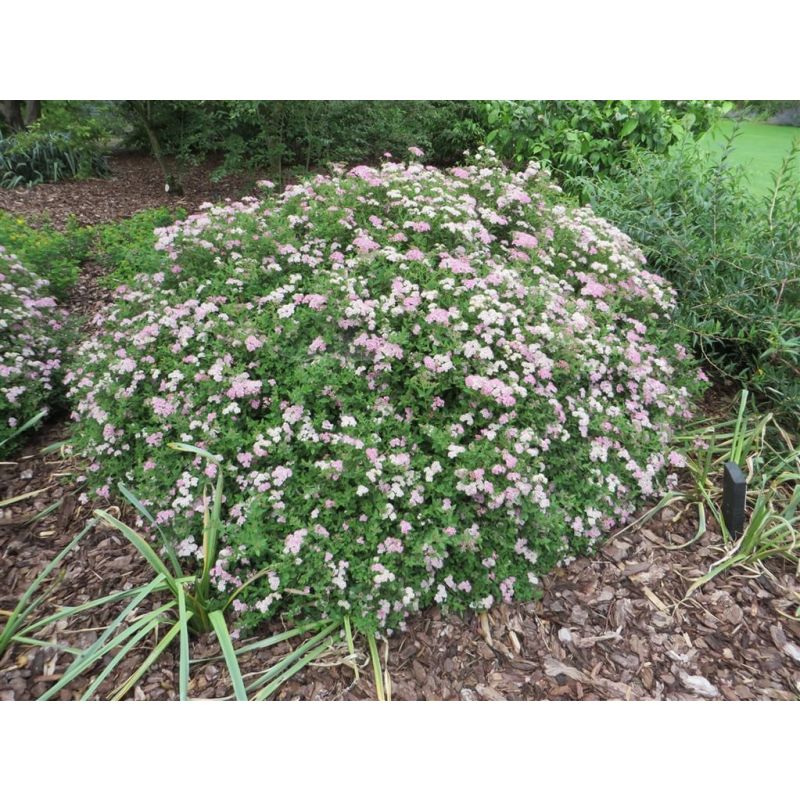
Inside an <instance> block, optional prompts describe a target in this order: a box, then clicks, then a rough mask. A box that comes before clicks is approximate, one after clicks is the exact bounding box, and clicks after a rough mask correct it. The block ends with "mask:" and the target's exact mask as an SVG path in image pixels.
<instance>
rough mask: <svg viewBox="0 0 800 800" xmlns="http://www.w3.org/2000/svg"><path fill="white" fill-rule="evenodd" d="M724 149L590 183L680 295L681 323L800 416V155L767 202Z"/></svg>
mask: <svg viewBox="0 0 800 800" xmlns="http://www.w3.org/2000/svg"><path fill="white" fill-rule="evenodd" d="M734 143H735V140H734V139H732V138H731V139H729V140H728V142H727V145H726V147H725V148H724V149H723V150H721V151H720V152H718V153H713V152H712V153H709V152H708V151H707V150H706V149H705V148H702V147H698V146H696V145H694V144H692V143H690V142H685V143H684V144H683V145H682V146H680V147H676V148H675V149H674V150H673V151H671V152H670V153H669V154H665V155H659V154H653V153H637V154H635V155H634V156H632V158H631V160H630V163H629V164H628V170H626V171H624V172H620V173H619V174H617V175H616V176H615V178H614V179H607V180H604V181H601V182H597V183H596V184H594V185H589V184H588V183H587V184H586V185H587V187H588V188H589V191H590V192H591V195H592V205H593V206H594V208H595V210H596V211H597V212H598V213H599V214H603V215H604V216H606V217H607V218H609V219H610V220H612V221H613V222H614V223H615V224H616V225H619V226H620V227H621V228H622V229H623V230H624V231H626V232H627V233H628V234H629V235H630V236H631V237H633V238H634V239H635V240H636V241H637V242H638V243H639V244H640V245H641V247H642V249H643V250H644V252H645V253H646V255H647V257H648V260H649V262H650V263H651V264H652V265H653V267H654V268H655V269H656V270H658V272H659V273H660V274H662V275H664V276H665V277H666V278H668V279H669V280H670V281H672V282H673V284H674V286H675V287H676V289H677V290H678V297H679V306H678V308H679V315H678V322H679V324H680V325H682V326H683V327H685V328H686V329H687V330H688V331H689V332H690V334H691V336H692V338H693V340H694V342H695V345H696V346H697V348H698V350H699V351H700V352H701V353H702V354H703V355H704V356H705V357H706V359H707V360H708V361H709V362H710V363H711V364H712V365H713V366H714V367H716V368H717V369H718V370H719V371H720V372H721V373H723V374H725V375H728V376H731V377H734V378H737V379H738V380H740V381H742V383H743V384H745V385H746V386H749V387H752V388H753V389H755V390H757V392H759V393H760V395H761V396H762V397H766V398H769V400H770V401H771V402H772V403H773V404H774V405H775V407H776V408H777V409H778V410H780V411H781V412H783V413H784V414H785V415H786V417H787V419H789V420H792V419H793V420H794V424H797V420H798V419H800V182H798V180H797V178H796V177H795V173H794V169H795V164H794V163H793V162H795V161H796V160H797V152H798V151H797V149H794V150H793V151H792V152H791V153H790V154H789V156H788V157H787V158H786V159H785V160H784V163H783V165H782V166H781V168H780V170H779V171H778V173H777V174H776V176H775V179H774V183H773V189H772V191H771V192H770V193H769V195H768V196H767V197H765V198H755V197H754V196H753V194H752V193H751V192H750V191H749V187H748V185H747V181H746V176H745V174H744V172H743V170H742V169H741V167H736V166H734V165H733V164H732V163H731V157H732V152H733V149H734Z"/></svg>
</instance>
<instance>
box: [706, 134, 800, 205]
mask: <svg viewBox="0 0 800 800" xmlns="http://www.w3.org/2000/svg"><path fill="white" fill-rule="evenodd" d="M735 125H736V123H734V122H732V121H731V120H722V121H721V122H719V123H718V124H717V126H716V127H715V128H714V129H712V130H711V131H709V132H708V133H707V134H706V135H705V136H704V137H703V139H702V142H703V143H704V144H705V145H707V146H708V148H709V149H710V150H711V149H712V148H715V147H721V146H722V144H723V143H724V137H725V136H729V135H730V133H731V132H732V131H733V129H734V127H735ZM794 139H800V128H793V127H789V126H786V125H767V124H766V123H763V122H741V123H739V135H738V136H737V137H736V139H735V140H734V151H733V154H732V156H731V160H732V161H733V163H734V164H741V165H742V166H743V167H744V169H745V170H746V171H747V175H748V178H749V180H750V186H751V188H752V189H753V191H754V192H755V193H756V194H759V195H764V194H766V193H767V192H768V191H769V190H770V188H771V186H772V173H773V172H775V170H777V169H778V167H779V166H780V164H781V161H782V159H783V157H784V156H785V155H786V154H787V153H788V151H789V148H790V147H791V144H792V141H793V140H794ZM795 175H796V176H797V179H798V180H800V158H798V163H797V165H796V169H795Z"/></svg>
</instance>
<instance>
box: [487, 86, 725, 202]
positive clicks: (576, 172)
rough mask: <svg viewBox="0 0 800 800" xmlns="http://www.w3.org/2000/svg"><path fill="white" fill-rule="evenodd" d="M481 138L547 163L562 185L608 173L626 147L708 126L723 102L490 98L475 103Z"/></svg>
mask: <svg viewBox="0 0 800 800" xmlns="http://www.w3.org/2000/svg"><path fill="white" fill-rule="evenodd" d="M481 107H482V112H483V122H484V127H485V128H486V130H487V131H488V134H487V137H486V141H487V142H488V143H489V144H491V146H492V147H494V148H495V149H496V150H497V152H498V153H499V154H500V156H501V157H503V158H505V159H508V160H510V161H513V162H515V163H518V164H523V163H526V162H527V161H529V160H530V159H536V160H537V161H541V162H543V163H544V164H546V165H549V166H550V167H551V168H552V169H553V171H554V174H555V175H556V176H557V177H559V178H560V179H561V180H562V181H563V183H564V187H565V189H567V190H568V191H579V189H580V184H579V183H578V182H576V181H575V180H573V179H574V178H576V177H583V176H594V175H604V174H610V173H613V172H615V171H617V170H618V169H620V168H621V167H622V165H623V162H624V158H625V156H626V154H627V153H629V152H630V151H631V149H632V148H641V149H644V150H650V151H653V152H656V153H663V152H666V150H667V149H668V148H669V146H670V145H671V144H673V142H675V141H677V140H679V139H681V138H682V137H683V136H685V135H686V134H687V133H688V134H690V135H692V136H698V135H700V134H702V133H703V132H704V131H706V130H708V128H709V127H710V125H711V124H712V123H713V122H714V121H715V120H716V119H717V118H718V116H719V115H720V114H721V113H722V112H723V111H724V110H726V109H727V108H728V104H723V103H719V102H716V101H704V100H686V101H672V102H670V101H662V100H606V101H595V100H526V101H521V102H510V101H505V100H493V101H491V102H487V103H483V104H481Z"/></svg>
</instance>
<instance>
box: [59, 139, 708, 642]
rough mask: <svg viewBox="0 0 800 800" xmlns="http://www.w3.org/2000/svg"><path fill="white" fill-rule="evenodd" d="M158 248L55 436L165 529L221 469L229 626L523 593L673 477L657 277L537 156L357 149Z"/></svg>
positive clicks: (680, 387)
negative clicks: (156, 266)
mask: <svg viewBox="0 0 800 800" xmlns="http://www.w3.org/2000/svg"><path fill="white" fill-rule="evenodd" d="M414 153H415V154H416V155H419V154H420V151H419V150H416V149H414ZM158 248H159V249H160V250H162V251H163V252H164V253H166V254H167V256H168V258H169V261H170V263H171V264H172V267H171V268H170V269H166V270H164V271H163V272H161V273H156V274H155V275H150V276H145V277H142V278H141V279H140V280H136V281H135V282H133V283H132V285H131V286H130V287H128V286H122V287H119V288H118V289H117V299H116V302H115V304H114V305H113V306H112V307H111V308H110V309H109V310H108V312H107V315H106V318H105V321H104V327H103V329H102V330H101V331H100V332H99V333H98V334H97V335H96V336H94V337H93V338H92V339H90V340H88V341H86V342H85V343H84V344H83V345H82V346H81V348H80V349H79V351H78V353H77V357H76V359H75V364H76V366H75V368H74V369H73V370H72V371H71V372H70V373H69V374H68V375H67V379H66V380H67V383H68V385H69V386H70V387H71V388H70V390H69V396H70V397H71V399H72V400H73V402H74V404H75V412H74V415H73V416H74V419H75V420H76V422H77V425H76V426H75V429H74V437H75V441H76V443H77V445H78V449H79V451H80V452H81V453H83V454H84V455H85V457H86V458H87V459H88V461H89V464H88V470H87V479H88V486H89V488H90V489H92V490H94V491H95V492H97V494H99V495H100V496H102V497H108V496H109V495H110V493H111V491H114V490H115V487H116V485H117V482H118V481H121V482H123V483H125V484H126V485H127V486H130V487H132V488H133V489H134V490H135V492H136V494H137V495H138V496H139V498H140V500H141V502H142V504H143V505H144V506H146V507H147V508H148V509H149V511H150V512H151V513H152V514H153V516H154V518H155V521H156V522H157V523H158V524H159V525H161V526H162V527H163V528H164V529H165V530H167V531H168V535H169V536H170V537H171V540H172V541H173V542H175V543H177V546H178V551H179V553H180V554H181V555H182V556H191V555H192V554H193V553H198V552H199V549H198V548H199V547H200V543H199V542H198V541H196V540H195V538H194V535H195V534H194V532H195V530H196V525H195V522H196V520H197V517H198V515H200V514H202V513H203V510H204V508H205V507H206V502H207V501H206V499H205V498H206V497H207V485H208V484H209V482H212V481H215V480H216V479H218V477H219V475H220V473H219V470H222V471H223V474H224V478H225V509H226V510H225V516H224V519H223V520H222V526H221V529H220V541H221V543H222V545H223V546H222V549H221V550H220V558H219V559H218V561H217V563H216V564H215V565H214V568H213V570H212V577H213V583H214V585H215V587H216V589H217V590H218V591H219V592H221V593H223V594H225V593H229V592H230V591H232V590H233V589H234V588H235V587H237V586H241V585H242V583H243V582H247V581H250V583H249V584H248V585H247V586H246V587H245V588H244V589H243V591H241V593H240V594H239V595H238V596H237V598H236V602H235V603H234V604H233V606H234V608H235V611H236V612H237V613H238V614H240V615H241V618H240V624H241V626H242V627H243V628H247V627H249V626H251V625H253V624H255V623H257V622H258V621H259V620H261V619H263V617H264V616H268V615H271V614H274V613H276V612H277V611H279V610H280V611H286V612H287V613H289V614H293V615H304V616H305V615H307V614H308V613H312V614H314V615H315V616H319V615H327V616H331V617H334V618H336V617H341V616H342V615H344V614H348V613H349V614H352V616H353V618H354V622H355V624H356V625H357V626H360V627H361V628H362V629H366V630H369V629H374V628H375V626H381V627H382V628H387V629H390V630H391V629H396V628H397V627H398V625H400V626H402V624H403V620H404V619H405V617H407V616H408V615H409V613H411V612H413V611H414V610H416V609H418V608H420V607H423V606H426V605H429V604H431V603H440V604H446V605H448V606H449V607H451V608H454V609H462V608H467V607H469V608H474V609H486V608H488V607H489V606H491V605H492V603H493V602H494V601H495V600H499V599H503V600H507V601H510V600H511V598H512V597H517V598H521V599H525V598H530V597H531V596H533V595H534V593H535V591H536V585H537V582H538V576H539V575H541V574H542V573H544V572H546V571H547V570H549V569H551V568H552V567H553V566H554V565H555V564H557V563H559V562H561V561H563V560H564V559H568V558H570V557H571V556H572V555H575V554H578V553H585V552H588V551H590V550H591V549H592V547H593V543H594V542H595V541H596V540H597V539H598V537H600V536H601V535H602V534H603V533H604V532H605V531H608V530H610V529H611V528H613V527H614V526H615V525H616V524H618V523H620V522H623V521H625V520H627V519H628V518H629V517H630V515H631V513H632V512H633V511H634V509H635V507H636V505H637V503H638V501H639V499H640V498H641V497H643V496H644V497H649V496H652V495H654V494H655V493H657V492H658V491H659V488H660V487H661V486H662V485H663V484H664V483H665V482H666V483H667V484H669V483H670V482H671V481H673V480H674V476H672V477H668V476H667V475H666V473H668V472H669V470H670V468H671V467H673V466H676V465H677V464H679V463H680V461H679V460H677V456H675V455H674V454H670V450H669V440H670V437H671V434H672V430H673V426H674V424H675V423H677V422H679V421H680V420H682V419H683V418H684V417H688V416H690V411H689V405H690V398H691V395H692V393H693V391H694V390H695V389H696V388H697V387H698V385H699V380H698V377H697V375H696V368H695V367H694V366H693V365H692V362H691V359H690V358H689V356H688V353H687V351H686V349H685V348H684V347H683V345H682V343H681V339H680V336H679V335H678V334H677V332H676V329H675V327H674V326H673V325H671V324H670V319H669V318H670V314H671V313H672V312H673V310H674V292H673V291H672V289H671V288H670V287H669V285H668V284H667V283H666V282H665V281H664V280H663V279H661V278H659V277H658V276H656V275H652V274H651V273H649V272H647V271H646V270H645V269H644V268H643V267H642V263H643V261H644V258H643V256H642V254H641V253H640V251H639V250H637V249H636V248H635V247H634V246H633V244H632V243H631V241H630V240H629V239H628V238H627V237H626V236H625V235H624V234H622V233H620V232H619V231H618V230H617V229H615V228H613V227H612V226H611V225H609V224H608V223H606V222H604V221H603V220H602V219H600V218H598V217H596V216H595V215H594V214H593V213H592V212H591V210H590V209H575V208H570V207H568V206H567V205H565V204H564V203H563V202H562V196H561V195H560V193H559V191H558V187H555V186H553V185H551V184H550V182H549V178H548V176H547V174H544V173H541V172H540V171H539V169H538V167H537V166H536V165H535V164H531V165H529V167H528V168H527V169H526V170H525V171H524V172H520V173H516V174H515V173H512V172H509V171H508V170H506V169H505V168H504V167H503V166H502V165H501V164H500V163H499V162H498V161H497V160H496V159H495V158H494V155H493V154H492V153H491V151H486V150H484V151H480V152H479V153H478V154H477V155H476V156H475V158H474V160H473V162H472V163H471V165H470V166H468V167H466V168H461V167H458V168H454V169H452V170H449V171H447V172H442V171H439V170H437V169H433V168H430V167H428V168H425V167H423V166H421V165H420V164H418V163H413V164H410V165H406V164H403V163H384V164H383V165H382V166H381V167H380V169H373V168H370V167H365V166H361V167H357V168H355V169H353V170H351V171H350V172H348V173H346V174H342V172H341V171H340V172H339V173H337V174H335V175H334V176H332V177H324V176H317V177H316V178H314V179H312V180H309V181H306V182H304V183H302V184H299V185H296V186H293V187H290V188H288V189H287V190H286V191H285V192H284V194H283V195H282V196H281V197H279V198H276V199H267V200H265V201H264V202H259V201H258V200H257V199H255V198H244V199H243V200H242V201H241V202H239V203H233V204H231V205H229V206H225V207H212V206H208V207H206V208H205V209H204V210H203V212H202V213H199V214H196V215H192V216H190V217H188V218H187V219H186V220H185V221H183V222H180V223H177V224H176V225H175V226H173V227H172V228H170V229H168V230H165V231H164V232H163V234H162V236H161V238H160V241H159V243H158ZM172 441H174V442H179V443H182V444H185V445H192V446H196V447H198V448H205V449H207V450H210V451H212V452H214V453H215V454H217V455H218V456H219V457H220V459H219V461H218V462H217V463H213V464H212V463H205V462H204V461H203V459H202V458H200V457H199V456H198V458H197V459H196V460H195V462H194V464H193V465H191V466H190V467H189V468H186V465H180V464H179V463H177V462H176V460H175V459H174V458H172V457H170V455H169V451H167V450H166V447H165V445H166V444H167V443H168V442H172Z"/></svg>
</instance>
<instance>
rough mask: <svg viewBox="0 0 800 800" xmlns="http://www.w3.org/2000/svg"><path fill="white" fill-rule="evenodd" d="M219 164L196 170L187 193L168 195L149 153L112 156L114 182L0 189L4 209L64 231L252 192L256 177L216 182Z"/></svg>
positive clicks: (188, 179) (191, 170) (111, 179)
mask: <svg viewBox="0 0 800 800" xmlns="http://www.w3.org/2000/svg"><path fill="white" fill-rule="evenodd" d="M216 166H217V164H216V163H214V162H213V161H212V162H207V163H205V164H201V165H197V166H192V167H189V168H188V169H187V174H186V177H185V179H184V194H183V195H175V194H168V193H166V192H165V191H164V177H163V175H162V173H161V170H160V169H159V167H158V164H157V163H156V162H155V161H154V160H153V159H152V158H150V157H149V156H145V155H117V156H111V157H110V158H109V167H110V169H111V175H110V176H109V177H108V178H89V179H88V180H81V181H62V182H60V183H41V184H38V185H37V186H32V187H30V188H29V189H25V188H18V189H0V209H2V210H4V211H8V212H10V213H12V214H18V215H20V216H22V217H25V218H26V219H27V220H28V221H29V222H34V223H35V222H36V221H37V220H40V219H43V218H48V219H49V220H50V221H51V222H52V223H53V224H54V225H55V226H56V227H59V228H61V227H63V226H64V224H65V223H66V221H67V219H68V218H69V217H70V216H75V217H76V218H77V220H78V221H79V222H80V223H81V224H82V225H96V224H98V223H103V222H111V221H113V220H118V219H122V218H124V217H129V216H131V215H132V214H135V213H136V212H137V211H141V210H142V209H144V208H157V207H159V206H168V207H172V208H186V209H189V210H194V209H196V208H197V207H198V206H199V205H200V204H201V203H204V202H217V201H220V200H225V199H226V198H239V197H241V196H242V195H243V194H246V193H248V192H250V191H252V187H253V184H254V182H255V179H254V178H253V177H252V176H249V177H248V176H244V175H231V176H227V177H225V178H223V179H222V180H219V181H216V182H215V181H212V180H211V179H210V175H211V173H212V172H213V170H214V168H215V167H216Z"/></svg>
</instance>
